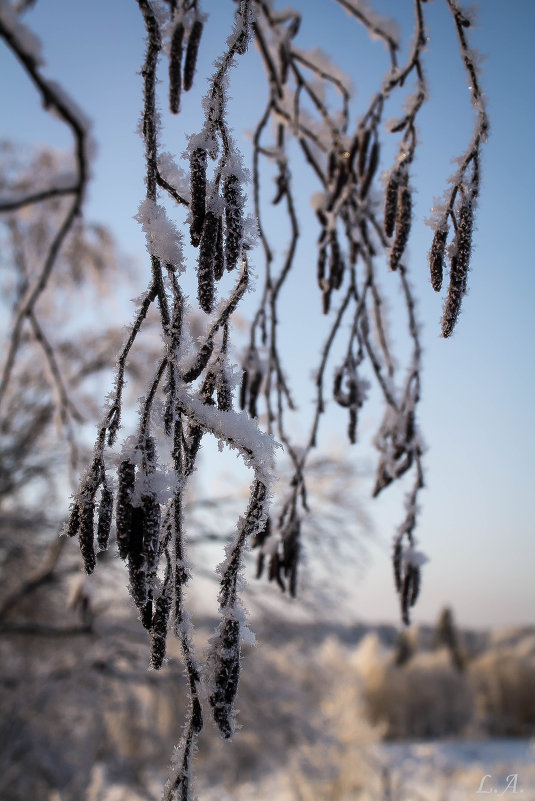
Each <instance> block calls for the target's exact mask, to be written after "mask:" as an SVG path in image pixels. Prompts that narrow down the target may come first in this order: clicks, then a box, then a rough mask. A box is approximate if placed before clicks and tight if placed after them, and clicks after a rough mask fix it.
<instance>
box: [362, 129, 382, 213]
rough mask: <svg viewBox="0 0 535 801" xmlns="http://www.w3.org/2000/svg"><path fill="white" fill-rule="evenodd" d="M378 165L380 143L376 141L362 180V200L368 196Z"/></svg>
mask: <svg viewBox="0 0 535 801" xmlns="http://www.w3.org/2000/svg"><path fill="white" fill-rule="evenodd" d="M378 165H379V142H378V141H377V140H375V141H374V143H373V145H372V149H371V151H370V158H369V161H368V168H367V170H366V173H365V175H364V176H363V178H362V183H361V185H360V192H359V196H360V199H361V200H362V199H363V198H365V197H366V195H367V194H368V190H369V188H370V186H371V182H372V181H373V177H374V175H375V173H376V172H377V167H378Z"/></svg>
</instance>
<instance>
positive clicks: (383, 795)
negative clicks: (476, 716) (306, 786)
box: [200, 739, 535, 801]
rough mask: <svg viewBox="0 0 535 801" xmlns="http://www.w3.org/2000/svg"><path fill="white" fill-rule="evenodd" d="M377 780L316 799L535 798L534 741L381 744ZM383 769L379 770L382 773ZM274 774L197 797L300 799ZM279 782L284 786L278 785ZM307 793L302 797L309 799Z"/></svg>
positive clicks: (238, 800)
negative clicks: (352, 792)
mask: <svg viewBox="0 0 535 801" xmlns="http://www.w3.org/2000/svg"><path fill="white" fill-rule="evenodd" d="M370 762H371V763H374V764H375V766H376V768H377V770H376V775H377V776H376V777H377V781H376V782H373V784H374V786H373V787H371V786H370V788H369V790H366V791H364V793H362V792H361V793H357V794H356V795H346V794H344V795H337V796H336V798H334V797H333V798H327V797H326V796H325V795H324V793H320V794H319V795H318V796H317V801H470V800H472V801H483V799H484V798H485V797H486V796H488V795H491V796H492V797H494V798H504V799H510V801H514V797H515V796H518V798H519V801H535V739H532V740H528V739H489V740H473V741H455V740H444V741H427V742H426V741H419V742H410V743H407V742H405V743H388V744H381V745H380V746H379V747H378V750H377V751H376V752H375V753H374V754H373V755H371V758H370ZM381 768H382V771H381ZM285 778H286V781H285V780H284V779H282V777H281V776H273V777H272V778H271V780H270V781H269V782H262V783H261V784H260V785H258V784H257V785H252V784H249V785H248V786H242V787H241V788H240V789H239V790H238V791H236V790H232V791H225V790H223V789H222V788H221V787H218V788H215V787H214V788H212V789H211V790H208V791H203V792H202V793H201V794H200V798H201V799H202V801H216V800H217V801H231V799H232V801H258V799H264V798H270V799H272V801H301V800H302V799H303V798H305V795H303V794H302V793H301V792H297V793H296V791H295V789H294V790H292V789H291V785H292V781H291V780H290V781H288V777H285ZM282 785H285V787H284V788H283V786H282ZM313 797H314V795H313V791H312V794H309V793H306V801H308V799H309V798H313Z"/></svg>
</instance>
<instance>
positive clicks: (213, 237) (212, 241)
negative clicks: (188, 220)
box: [197, 211, 217, 314]
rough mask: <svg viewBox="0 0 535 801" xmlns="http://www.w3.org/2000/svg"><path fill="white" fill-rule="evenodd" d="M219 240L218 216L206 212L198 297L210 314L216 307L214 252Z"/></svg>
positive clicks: (198, 269)
mask: <svg viewBox="0 0 535 801" xmlns="http://www.w3.org/2000/svg"><path fill="white" fill-rule="evenodd" d="M216 242H217V217H216V216H215V214H214V213H213V212H212V211H208V212H207V213H206V217H205V218H204V225H203V229H202V237H201V247H200V250H199V259H198V263H197V298H198V301H199V306H200V307H201V309H202V310H203V311H204V312H206V314H210V313H211V312H212V310H213V308H214V294H215V292H214V289H215V288H214V252H215V248H216Z"/></svg>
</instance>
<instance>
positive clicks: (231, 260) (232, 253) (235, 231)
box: [223, 175, 243, 270]
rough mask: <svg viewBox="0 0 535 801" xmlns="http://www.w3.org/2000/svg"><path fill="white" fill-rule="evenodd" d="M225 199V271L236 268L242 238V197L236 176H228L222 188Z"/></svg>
mask: <svg viewBox="0 0 535 801" xmlns="http://www.w3.org/2000/svg"><path fill="white" fill-rule="evenodd" d="M223 197H224V198H225V234H226V238H225V261H226V265H227V270H233V269H234V268H235V267H236V264H237V262H238V258H239V255H240V247H241V240H242V237H243V196H242V192H241V188H240V182H239V180H238V178H237V176H236V175H228V176H227V177H226V178H225V183H224V186H223Z"/></svg>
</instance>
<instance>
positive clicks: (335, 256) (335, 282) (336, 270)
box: [329, 231, 344, 289]
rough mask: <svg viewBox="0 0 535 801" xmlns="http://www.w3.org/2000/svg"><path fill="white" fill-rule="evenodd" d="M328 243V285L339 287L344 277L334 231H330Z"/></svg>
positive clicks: (342, 263)
mask: <svg viewBox="0 0 535 801" xmlns="http://www.w3.org/2000/svg"><path fill="white" fill-rule="evenodd" d="M329 245H330V247H331V255H330V258H329V287H331V288H332V289H339V288H340V286H341V284H342V279H343V277H344V260H343V258H342V255H341V253H340V246H339V244H338V237H337V236H336V231H331V233H330V236H329Z"/></svg>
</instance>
